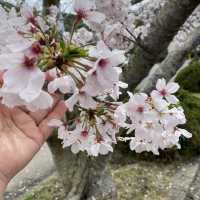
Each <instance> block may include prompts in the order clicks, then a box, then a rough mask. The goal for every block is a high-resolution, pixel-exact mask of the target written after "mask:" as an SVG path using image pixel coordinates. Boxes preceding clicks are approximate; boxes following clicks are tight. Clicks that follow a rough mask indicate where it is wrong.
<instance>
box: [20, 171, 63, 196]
mask: <svg viewBox="0 0 200 200" xmlns="http://www.w3.org/2000/svg"><path fill="white" fill-rule="evenodd" d="M64 197H65V193H64V189H63V186H62V184H61V183H60V181H59V178H58V177H57V176H54V175H53V176H52V177H50V178H48V179H47V180H46V181H44V182H43V183H41V184H40V186H39V187H36V188H35V189H33V190H32V191H31V192H30V193H27V194H26V195H25V196H23V197H20V198H19V199H18V200H55V199H58V200H59V199H64Z"/></svg>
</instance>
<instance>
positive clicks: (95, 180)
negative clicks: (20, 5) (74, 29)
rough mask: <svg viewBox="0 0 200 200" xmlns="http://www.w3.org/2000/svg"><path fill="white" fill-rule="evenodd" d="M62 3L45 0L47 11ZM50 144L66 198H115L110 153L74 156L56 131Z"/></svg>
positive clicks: (102, 199)
mask: <svg viewBox="0 0 200 200" xmlns="http://www.w3.org/2000/svg"><path fill="white" fill-rule="evenodd" d="M59 3H60V1H59V0H53V1H52V0H44V1H43V6H44V8H43V12H44V14H47V11H48V7H49V6H51V5H57V6H58V5H59ZM47 143H48V145H49V148H50V150H51V152H52V155H53V159H54V163H55V165H56V169H57V171H58V173H59V175H60V178H61V180H62V182H63V185H64V189H65V192H66V200H83V199H87V200H93V199H94V198H95V200H116V195H117V193H116V188H115V186H114V184H113V182H112V178H111V176H110V175H109V172H108V170H107V167H106V166H107V162H108V161H109V158H110V156H99V157H98V158H90V157H88V156H87V155H86V153H79V154H77V155H75V154H73V153H72V152H71V150H70V149H63V148H62V145H61V143H60V140H58V139H57V137H56V134H55V135H54V136H53V137H51V138H50V139H49V140H48V141H47Z"/></svg>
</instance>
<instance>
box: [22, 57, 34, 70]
mask: <svg viewBox="0 0 200 200" xmlns="http://www.w3.org/2000/svg"><path fill="white" fill-rule="evenodd" d="M35 62H36V59H35V58H29V57H28V56H24V61H23V65H24V67H26V68H28V69H31V68H33V67H34V66H35Z"/></svg>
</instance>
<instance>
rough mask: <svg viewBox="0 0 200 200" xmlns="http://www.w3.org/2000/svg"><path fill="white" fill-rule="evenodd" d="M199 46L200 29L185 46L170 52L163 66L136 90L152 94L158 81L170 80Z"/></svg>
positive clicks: (156, 68)
mask: <svg viewBox="0 0 200 200" xmlns="http://www.w3.org/2000/svg"><path fill="white" fill-rule="evenodd" d="M199 44H200V27H199V28H197V29H196V30H194V32H193V33H192V34H191V35H190V37H189V38H188V39H187V41H185V43H184V45H183V46H180V47H179V48H177V49H176V50H174V51H172V52H169V54H168V56H167V57H166V58H165V60H164V61H163V62H162V63H161V64H156V65H155V66H154V67H153V68H152V69H151V71H150V73H149V75H148V76H147V77H146V78H145V79H144V80H143V81H142V82H141V83H140V84H139V85H138V87H137V88H136V90H138V91H141V92H150V91H151V90H152V89H153V88H154V86H155V84H156V81H157V79H159V78H162V77H163V78H165V79H166V80H170V79H171V78H172V77H173V76H174V75H175V74H176V72H177V70H178V69H179V68H180V67H181V66H182V64H183V62H184V59H185V57H186V56H187V54H188V53H189V52H190V51H191V50H192V49H193V48H194V47H195V46H197V45H199Z"/></svg>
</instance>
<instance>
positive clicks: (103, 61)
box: [98, 58, 108, 68]
mask: <svg viewBox="0 0 200 200" xmlns="http://www.w3.org/2000/svg"><path fill="white" fill-rule="evenodd" d="M107 64H108V59H105V58H102V59H100V60H99V62H98V66H99V67H101V68H105V67H106V66H107Z"/></svg>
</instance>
